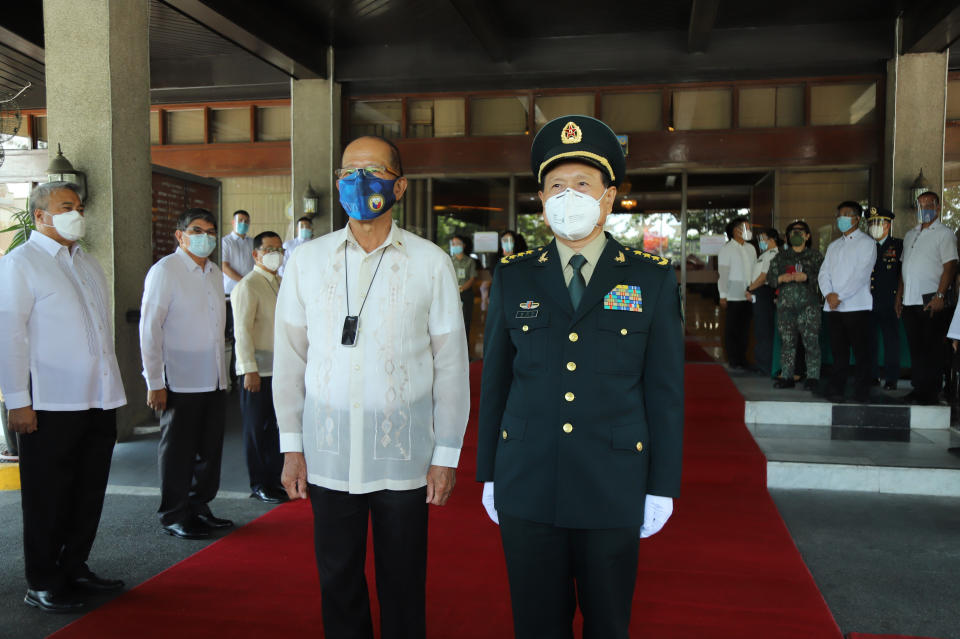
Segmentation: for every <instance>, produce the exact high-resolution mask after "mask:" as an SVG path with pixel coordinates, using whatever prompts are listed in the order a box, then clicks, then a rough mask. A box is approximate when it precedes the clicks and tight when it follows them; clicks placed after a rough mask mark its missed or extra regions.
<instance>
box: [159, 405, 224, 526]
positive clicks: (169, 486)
mask: <svg viewBox="0 0 960 639" xmlns="http://www.w3.org/2000/svg"><path fill="white" fill-rule="evenodd" d="M223 395H224V393H222V392H221V391H210V392H207V393H175V392H173V391H169V390H168V391H167V410H166V411H165V412H164V413H163V416H162V417H161V418H160V447H159V450H158V454H159V467H160V508H159V509H157V513H158V514H159V515H160V523H161V524H163V525H164V526H167V525H170V524H173V523H176V522H183V521H185V520H187V519H188V518H190V517H191V516H193V515H196V514H202V515H209V514H210V507H209V506H208V505H207V504H209V503H210V502H211V501H213V498H214V497H216V496H217V490H219V489H220V458H221V456H222V454H223V421H224V406H223Z"/></svg>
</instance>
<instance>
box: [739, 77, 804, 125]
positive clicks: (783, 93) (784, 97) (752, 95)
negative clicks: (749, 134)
mask: <svg viewBox="0 0 960 639" xmlns="http://www.w3.org/2000/svg"><path fill="white" fill-rule="evenodd" d="M739 117H740V127H741V128H763V127H778V126H803V87H802V86H786V87H752V88H749V89H740V108H739Z"/></svg>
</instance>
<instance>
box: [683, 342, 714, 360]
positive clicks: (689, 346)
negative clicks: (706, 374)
mask: <svg viewBox="0 0 960 639" xmlns="http://www.w3.org/2000/svg"><path fill="white" fill-rule="evenodd" d="M683 346H684V357H685V359H686V361H687V362H714V361H716V360H714V359H713V358H712V357H710V355H708V354H707V351H705V350H703V347H702V346H700V344H699V343H698V342H697V340H696V339H694V338H692V337H689V336H688V337H687V338H686V339H685V340H684V342H683Z"/></svg>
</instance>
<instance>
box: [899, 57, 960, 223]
mask: <svg viewBox="0 0 960 639" xmlns="http://www.w3.org/2000/svg"><path fill="white" fill-rule="evenodd" d="M948 57H949V56H948V54H947V53H909V54H907V55H902V56H899V57H897V58H894V59H893V60H890V61H889V62H887V109H886V148H885V149H884V150H885V153H884V158H885V159H884V162H885V166H884V169H885V170H884V179H883V202H884V203H885V204H886V205H887V206H889V207H890V208H891V209H892V210H893V212H894V213H895V214H896V216H897V217H896V220H894V235H896V236H898V237H903V234H904V233H906V231H907V230H908V229H910V228H911V227H912V226H914V225H915V224H916V211H915V210H914V208H913V202H911V201H910V185H911V184H913V181H914V179H915V178H916V177H917V174H918V173H919V172H920V170H921V169H923V175H924V176H925V177H926V178H927V180H928V181H929V182H930V185H931V187H932V190H933V191H935V192H937V193H940V192H941V191H942V189H943V144H944V136H945V131H946V104H947V63H948Z"/></svg>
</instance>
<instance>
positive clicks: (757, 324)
mask: <svg viewBox="0 0 960 639" xmlns="http://www.w3.org/2000/svg"><path fill="white" fill-rule="evenodd" d="M754 294H755V295H756V297H757V301H756V302H754V304H753V337H754V340H755V341H754V346H753V358H754V359H755V360H756V362H757V366H758V367H759V368H760V370H761V371H763V372H764V374H766V375H767V376H768V377H769V376H770V375H771V374H772V373H773V317H774V311H775V310H776V307H775V305H774V302H773V289H772V288H770V287H769V286H766V285H764V286H761V287H760V288H758V289H757V290H756V291H755V293H754ZM727 303H728V304H729V302H727Z"/></svg>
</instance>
